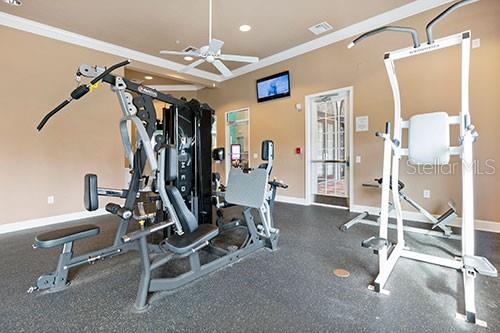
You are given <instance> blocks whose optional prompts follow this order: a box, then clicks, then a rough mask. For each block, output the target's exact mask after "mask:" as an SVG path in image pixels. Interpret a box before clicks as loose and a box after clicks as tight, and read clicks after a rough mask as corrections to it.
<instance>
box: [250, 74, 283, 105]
mask: <svg viewBox="0 0 500 333" xmlns="http://www.w3.org/2000/svg"><path fill="white" fill-rule="evenodd" d="M287 96H290V72H288V71H286V72H282V73H278V74H275V75H271V76H268V77H265V78H262V79H260V80H257V101H258V102H259V103H260V102H265V101H269V100H271V99H276V98H281V97H287Z"/></svg>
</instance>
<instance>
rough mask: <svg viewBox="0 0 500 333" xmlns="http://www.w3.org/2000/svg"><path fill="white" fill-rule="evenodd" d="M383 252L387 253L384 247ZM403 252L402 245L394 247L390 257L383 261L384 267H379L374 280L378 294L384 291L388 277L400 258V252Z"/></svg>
mask: <svg viewBox="0 0 500 333" xmlns="http://www.w3.org/2000/svg"><path fill="white" fill-rule="evenodd" d="M384 249H385V252H387V247H384ZM402 250H403V244H397V245H396V247H395V248H394V249H393V250H392V253H391V255H390V256H389V257H388V258H387V260H385V261H384V265H383V266H382V267H381V269H380V271H379V274H378V276H377V278H376V279H375V288H376V289H377V290H378V292H381V291H382V289H384V286H385V284H386V283H387V280H388V279H389V276H390V275H391V273H392V270H393V269H394V266H395V265H396V262H397V261H398V259H399V257H400V256H401V251H402Z"/></svg>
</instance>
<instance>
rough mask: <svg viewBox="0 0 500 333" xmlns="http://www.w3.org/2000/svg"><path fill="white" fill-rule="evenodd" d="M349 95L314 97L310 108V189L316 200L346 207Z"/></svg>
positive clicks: (347, 193)
mask: <svg viewBox="0 0 500 333" xmlns="http://www.w3.org/2000/svg"><path fill="white" fill-rule="evenodd" d="M347 97H348V94H347V92H346V93H340V94H330V95H324V96H319V97H316V98H314V99H313V100H312V105H311V106H312V108H311V111H312V112H311V168H310V169H311V170H312V172H311V177H312V179H311V184H312V186H311V191H312V197H313V201H314V202H315V203H323V204H331V205H340V206H348V196H349V189H348V179H347V178H348V170H347V168H348V159H349V158H348V156H347V151H348V150H347V137H346V134H347V133H346V127H347V123H348V122H347V116H348V113H347V110H348V105H347V103H348V98H347Z"/></svg>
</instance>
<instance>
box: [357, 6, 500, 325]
mask: <svg viewBox="0 0 500 333" xmlns="http://www.w3.org/2000/svg"><path fill="white" fill-rule="evenodd" d="M472 2H475V1H474V0H462V1H458V2H456V3H455V4H453V5H451V6H450V7H448V8H447V9H446V10H445V11H443V12H442V13H441V14H439V15H438V16H436V17H435V18H434V19H433V20H432V21H430V23H429V24H428V25H427V27H426V32H427V43H425V44H422V45H421V44H420V42H419V38H418V33H417V31H416V29H414V28H410V27H393V26H388V27H382V28H379V29H376V30H373V31H369V32H367V33H365V34H363V35H361V36H359V37H358V38H356V39H355V40H354V41H353V42H352V43H351V44H350V45H349V48H351V47H353V46H354V45H355V44H357V43H359V42H360V41H361V40H363V39H365V38H367V37H370V36H373V35H375V34H377V33H380V32H384V31H394V32H405V33H410V34H411V36H412V39H413V46H412V47H409V48H405V49H401V50H397V51H392V52H388V53H386V54H385V56H384V62H385V67H386V70H387V74H388V76H389V81H390V84H391V87H392V92H393V97H394V127H393V129H392V134H391V124H390V123H387V124H386V130H385V133H378V134H377V136H378V137H380V138H382V139H383V140H384V167H383V177H382V199H381V213H380V232H379V236H378V237H372V238H369V239H367V240H365V241H363V243H362V245H363V247H366V248H370V249H372V250H373V251H374V253H375V254H378V257H379V274H378V276H377V277H376V279H375V282H374V285H373V286H372V289H374V290H375V291H376V292H384V286H385V284H386V282H387V280H388V278H389V276H390V274H391V272H392V271H393V269H394V267H395V265H396V263H397V261H398V259H399V258H401V257H403V258H409V259H414V260H418V261H421V262H426V263H431V264H435V265H440V266H444V267H449V268H453V269H458V270H461V271H462V273H463V285H464V297H465V315H457V318H462V319H464V320H466V321H467V322H470V323H475V324H478V325H482V326H486V323H485V322H484V321H481V320H479V319H478V318H477V317H476V305H475V285H474V281H475V277H476V274H478V273H479V274H482V275H485V276H491V277H496V276H497V275H498V273H497V270H496V268H495V267H493V265H492V264H491V263H490V262H489V261H488V260H487V259H486V258H484V257H479V256H476V255H475V254H474V251H475V244H474V241H475V239H474V187H473V180H474V173H473V167H472V166H473V163H474V161H473V147H472V146H473V144H474V142H475V141H476V139H477V137H478V134H477V132H476V130H475V129H474V126H473V125H472V122H471V116H470V113H469V67H470V51H471V33H470V31H465V32H462V33H459V34H455V35H451V36H448V37H444V38H440V39H436V40H434V38H433V27H434V26H435V25H436V23H438V22H439V21H441V20H442V19H443V18H444V17H446V16H447V15H448V14H450V13H451V12H453V11H455V10H456V9H458V8H460V7H462V6H464V5H467V4H470V3H472ZM452 46H460V47H461V51H462V52H461V60H462V63H461V112H460V114H459V115H458V116H449V115H448V114H447V113H445V112H434V113H425V114H419V115H415V116H413V117H411V118H410V119H409V120H403V119H402V118H401V97H400V92H399V85H398V80H397V76H396V71H395V61H396V60H399V59H404V58H410V57H414V56H418V55H422V54H428V53H430V52H437V51H441V50H443V49H445V48H448V47H452ZM450 125H458V126H459V128H460V141H459V142H460V146H458V147H450V138H449V136H450ZM403 129H407V130H408V142H407V144H408V147H407V148H403V147H402V137H403V135H402V131H403ZM391 135H392V136H391ZM450 155H459V156H460V157H461V161H462V256H461V257H460V258H455V259H448V258H442V257H438V256H433V255H428V254H424V253H419V252H416V251H411V250H409V249H408V248H407V247H406V244H405V239H404V232H403V218H402V210H401V203H400V196H399V195H398V192H397V191H392V202H393V205H394V210H395V215H396V223H397V242H396V243H395V244H391V242H390V241H389V240H388V237H387V236H388V218H389V210H390V206H389V194H390V189H391V187H392V188H393V189H396V188H398V181H399V162H400V159H401V157H402V156H408V160H409V162H410V163H411V164H414V165H422V164H427V165H431V164H432V165H443V164H448V163H449V159H450ZM390 183H391V184H390Z"/></svg>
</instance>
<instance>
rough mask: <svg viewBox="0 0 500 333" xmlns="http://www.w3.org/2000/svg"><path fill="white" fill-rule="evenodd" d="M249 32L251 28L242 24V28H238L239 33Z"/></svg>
mask: <svg viewBox="0 0 500 333" xmlns="http://www.w3.org/2000/svg"><path fill="white" fill-rule="evenodd" d="M250 30H252V27H251V26H249V25H248V24H243V25H242V26H240V31H242V32H247V31H250Z"/></svg>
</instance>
